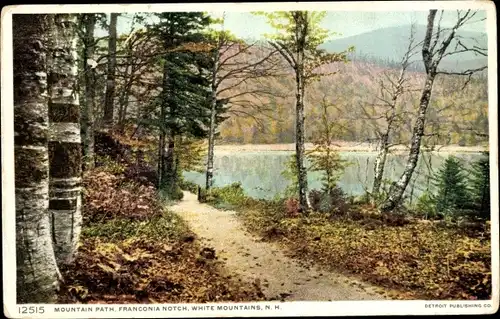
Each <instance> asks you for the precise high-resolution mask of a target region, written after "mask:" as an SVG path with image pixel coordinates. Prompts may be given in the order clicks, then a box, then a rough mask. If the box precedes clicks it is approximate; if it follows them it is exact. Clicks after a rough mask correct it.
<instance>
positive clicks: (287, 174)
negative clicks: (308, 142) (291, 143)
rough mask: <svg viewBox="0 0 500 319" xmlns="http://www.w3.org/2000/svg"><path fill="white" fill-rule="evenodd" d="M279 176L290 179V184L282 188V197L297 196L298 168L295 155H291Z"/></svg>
mask: <svg viewBox="0 0 500 319" xmlns="http://www.w3.org/2000/svg"><path fill="white" fill-rule="evenodd" d="M281 176H283V177H284V178H285V179H287V180H288V181H290V184H289V185H288V186H287V187H286V188H285V190H284V192H283V193H284V197H298V194H299V178H298V176H299V170H298V168H297V160H296V158H295V155H291V156H290V158H289V159H288V161H286V163H285V169H284V170H283V171H282V172H281Z"/></svg>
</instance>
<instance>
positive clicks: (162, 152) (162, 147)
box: [157, 129, 165, 189]
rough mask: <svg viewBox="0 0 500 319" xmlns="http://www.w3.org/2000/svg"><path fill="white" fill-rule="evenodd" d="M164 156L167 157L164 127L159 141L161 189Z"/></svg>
mask: <svg viewBox="0 0 500 319" xmlns="http://www.w3.org/2000/svg"><path fill="white" fill-rule="evenodd" d="M164 157H165V132H164V131H163V129H161V130H160V138H159V141H158V185H157V187H158V189H160V187H161V185H162V183H163V179H164V176H163V171H164V170H163V165H164Z"/></svg>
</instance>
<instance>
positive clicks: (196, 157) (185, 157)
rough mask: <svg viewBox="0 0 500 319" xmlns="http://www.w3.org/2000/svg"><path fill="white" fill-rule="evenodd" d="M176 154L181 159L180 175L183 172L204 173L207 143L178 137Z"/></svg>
mask: <svg viewBox="0 0 500 319" xmlns="http://www.w3.org/2000/svg"><path fill="white" fill-rule="evenodd" d="M175 153H176V154H177V157H178V158H179V167H178V168H177V170H178V172H179V174H181V173H182V172H200V173H202V172H204V171H205V158H206V157H207V146H206V143H205V141H203V140H199V139H194V138H189V137H187V138H181V137H180V136H179V137H177V139H176V143H175Z"/></svg>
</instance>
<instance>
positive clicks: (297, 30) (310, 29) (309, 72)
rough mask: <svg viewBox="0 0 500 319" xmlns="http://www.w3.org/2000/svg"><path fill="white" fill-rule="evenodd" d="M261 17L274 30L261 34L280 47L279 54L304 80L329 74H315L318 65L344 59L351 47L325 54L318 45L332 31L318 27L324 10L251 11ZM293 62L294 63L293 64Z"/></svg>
mask: <svg viewBox="0 0 500 319" xmlns="http://www.w3.org/2000/svg"><path fill="white" fill-rule="evenodd" d="M254 14H256V15H260V16H264V17H266V18H267V22H268V23H269V24H270V25H271V26H272V27H273V28H274V29H275V31H276V32H275V33H272V34H265V36H266V37H267V38H268V39H270V40H271V41H272V42H274V43H276V44H277V46H278V47H280V54H281V55H283V56H284V57H287V61H288V63H289V64H290V66H292V67H293V68H296V67H298V68H297V69H296V70H297V71H299V72H301V73H302V74H301V76H303V80H304V81H306V82H308V81H309V82H310V81H314V80H319V79H320V78H321V77H322V76H324V75H328V74H333V73H319V72H318V70H317V69H318V67H320V66H322V65H325V64H328V63H332V62H347V53H349V52H352V51H353V50H354V47H349V48H348V49H347V50H345V51H343V52H339V53H336V52H334V53H328V52H326V51H325V50H323V49H320V48H319V46H320V45H321V44H323V43H324V42H325V41H326V40H327V39H328V38H329V37H330V36H332V35H334V34H335V33H334V32H330V31H328V29H325V28H323V27H321V25H320V24H321V22H322V20H323V19H324V18H325V16H326V14H327V12H326V11H274V12H254ZM296 52H300V54H301V55H302V54H303V59H301V61H298V59H296V58H295V59H293V58H292V57H293V55H294V53H296ZM294 65H295V66H294Z"/></svg>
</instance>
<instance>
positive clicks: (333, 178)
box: [307, 100, 349, 193]
mask: <svg viewBox="0 0 500 319" xmlns="http://www.w3.org/2000/svg"><path fill="white" fill-rule="evenodd" d="M321 106H322V113H321V119H320V121H319V123H318V125H317V126H318V131H317V136H316V137H315V139H314V140H313V144H314V149H313V150H311V151H310V152H307V157H308V158H309V160H310V161H311V167H310V170H312V171H320V172H323V173H324V174H323V176H322V182H323V190H324V191H325V192H327V193H328V192H332V191H333V190H334V189H335V188H336V187H337V182H338V180H339V179H340V177H341V176H342V174H343V172H344V170H345V168H346V166H347V165H349V163H348V162H347V161H345V160H343V159H341V158H340V155H339V153H338V152H337V151H336V150H334V149H332V148H331V147H332V145H333V144H334V143H335V139H336V137H338V136H339V134H341V132H342V131H343V130H344V128H343V127H342V126H340V127H339V124H338V122H337V121H335V120H334V119H332V118H331V115H330V114H329V113H330V108H331V106H332V105H331V104H329V103H328V102H327V101H326V100H323V102H322V104H321Z"/></svg>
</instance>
